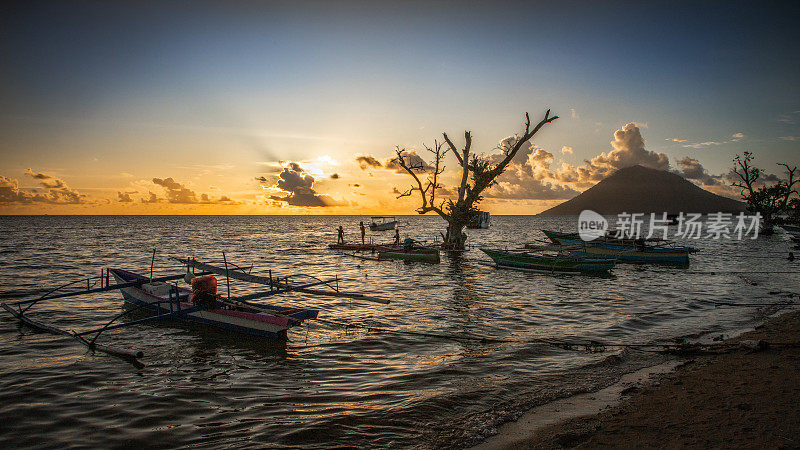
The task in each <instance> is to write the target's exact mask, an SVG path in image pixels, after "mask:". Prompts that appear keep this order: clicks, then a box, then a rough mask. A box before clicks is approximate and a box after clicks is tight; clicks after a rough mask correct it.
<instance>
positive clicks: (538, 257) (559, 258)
mask: <svg viewBox="0 0 800 450" xmlns="http://www.w3.org/2000/svg"><path fill="white" fill-rule="evenodd" d="M481 251H482V252H483V253H486V254H487V255H488V256H489V257H490V258H492V260H493V261H494V262H495V264H497V266H498V267H505V268H510V269H517V270H525V271H531V272H544V273H594V274H603V273H607V272H608V271H609V270H611V269H613V268H614V264H615V262H616V261H615V260H613V259H607V258H584V257H577V256H572V255H568V254H567V255H564V254H543V253H538V252H529V251H524V250H522V251H502V250H492V249H487V248H482V249H481Z"/></svg>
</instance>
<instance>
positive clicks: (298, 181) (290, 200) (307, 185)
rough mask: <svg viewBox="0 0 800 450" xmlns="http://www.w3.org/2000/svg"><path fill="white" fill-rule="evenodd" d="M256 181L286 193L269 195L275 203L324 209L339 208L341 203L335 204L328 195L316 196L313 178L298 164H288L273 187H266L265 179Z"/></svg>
mask: <svg viewBox="0 0 800 450" xmlns="http://www.w3.org/2000/svg"><path fill="white" fill-rule="evenodd" d="M256 180H258V181H259V182H261V183H262V185H264V186H265V187H270V188H274V189H278V190H281V191H283V192H286V193H287V195H284V196H281V195H271V196H269V199H270V200H273V201H276V202H285V203H286V204H287V205H291V206H309V207H326V206H340V205H341V203H339V202H337V201H336V200H334V199H333V198H331V197H330V196H329V195H326V194H317V192H316V191H315V190H314V177H312V176H311V175H310V174H308V173H307V172H306V171H305V170H303V168H302V167H300V164H297V163H294V162H292V163H289V164H288V165H287V166H286V167H284V169H283V172H281V173H280V174H279V175H278V180H277V183H275V185H271V186H270V185H268V183H269V182H268V180H267V179H266V178H265V177H257V178H256Z"/></svg>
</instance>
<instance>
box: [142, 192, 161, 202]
mask: <svg viewBox="0 0 800 450" xmlns="http://www.w3.org/2000/svg"><path fill="white" fill-rule="evenodd" d="M149 194H150V195H149V197H148V198H141V199H140V200H141V202H142V203H159V202H161V201H162V200H163V199H160V198H158V196H157V195H156V194H154V193H152V192H150V193H149Z"/></svg>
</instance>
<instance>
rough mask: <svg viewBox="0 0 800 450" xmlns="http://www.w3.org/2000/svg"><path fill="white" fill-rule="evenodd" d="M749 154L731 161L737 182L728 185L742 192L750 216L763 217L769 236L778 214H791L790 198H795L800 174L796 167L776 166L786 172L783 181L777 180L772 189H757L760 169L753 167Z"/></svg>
mask: <svg viewBox="0 0 800 450" xmlns="http://www.w3.org/2000/svg"><path fill="white" fill-rule="evenodd" d="M752 161H753V154H752V153H751V152H744V153H743V154H742V156H739V155H736V157H735V158H734V159H733V162H734V164H735V165H734V167H733V173H734V174H735V175H736V176H737V177H738V180H736V181H734V182H732V183H731V186H734V187H738V188H739V189H740V190H741V196H742V199H743V200H745V201H746V202H747V208H748V209H749V210H750V211H752V212H758V213H759V214H761V216H762V217H763V221H764V223H763V226H764V230H765V232H766V233H767V234H769V233H771V232H772V225H773V222H774V219H775V216H777V215H778V214H781V213H791V212H792V211H790V209H791V207H790V200H791V196H792V195H797V193H798V191H797V189H796V188H795V187H794V186H795V185H796V184H798V183H800V177H799V176H798V175H800V171H798V168H797V166H794V167H789V165H788V164H785V163H779V164H778V165H779V166H783V167H784V168H785V169H786V176H787V179H786V180H778V182H777V183H775V184H772V185H762V186H758V187H757V186H756V181H758V179H759V177H760V176H761V173H762V172H763V171H762V170H761V169H759V168H757V167H753V166H751V165H750V163H751V162H752Z"/></svg>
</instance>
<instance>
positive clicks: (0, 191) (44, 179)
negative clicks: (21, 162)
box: [0, 169, 86, 205]
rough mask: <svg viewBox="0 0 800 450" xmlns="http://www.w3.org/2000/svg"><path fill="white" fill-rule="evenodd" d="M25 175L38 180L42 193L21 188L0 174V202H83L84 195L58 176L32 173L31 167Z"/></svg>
mask: <svg viewBox="0 0 800 450" xmlns="http://www.w3.org/2000/svg"><path fill="white" fill-rule="evenodd" d="M25 175H27V176H29V177H31V178H33V179H35V180H38V181H39V184H40V185H41V186H42V187H44V188H45V192H44V193H39V192H26V191H24V190H21V189H20V187H19V182H18V181H17V180H16V179H13V178H9V177H5V176H2V175H0V203H50V204H73V205H77V204H83V203H86V195H84V194H81V193H80V192H78V191H76V190H74V189H71V188H70V187H69V186H67V184H66V183H64V181H63V180H61V179H60V178H56V177H53V176H50V175H47V174H44V173H41V172H39V173H34V172H33V171H32V170H31V169H28V170H26V171H25Z"/></svg>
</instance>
